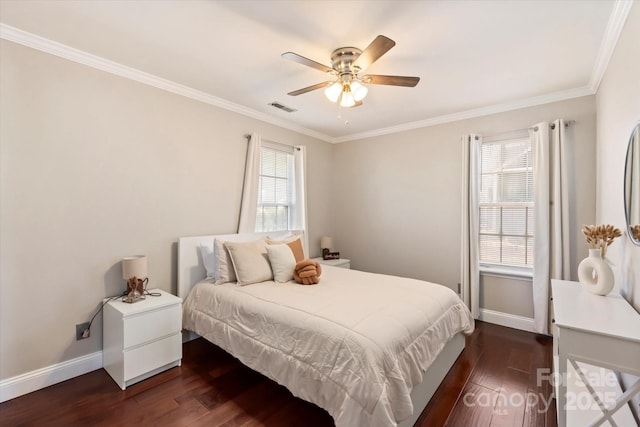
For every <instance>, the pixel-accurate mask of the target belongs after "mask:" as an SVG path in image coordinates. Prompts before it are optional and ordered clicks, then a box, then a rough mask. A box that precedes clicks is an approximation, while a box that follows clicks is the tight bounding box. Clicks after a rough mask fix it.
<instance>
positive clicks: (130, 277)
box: [122, 255, 149, 304]
mask: <svg viewBox="0 0 640 427" xmlns="http://www.w3.org/2000/svg"><path fill="white" fill-rule="evenodd" d="M122 278H123V279H124V280H126V281H127V295H126V296H125V297H124V298H123V299H122V301H124V302H128V303H130V304H132V303H134V302H138V301H142V300H143V299H145V296H144V294H143V292H144V287H145V285H146V284H147V282H148V281H149V279H148V278H147V257H146V256H144V255H134V256H129V257H125V258H122Z"/></svg>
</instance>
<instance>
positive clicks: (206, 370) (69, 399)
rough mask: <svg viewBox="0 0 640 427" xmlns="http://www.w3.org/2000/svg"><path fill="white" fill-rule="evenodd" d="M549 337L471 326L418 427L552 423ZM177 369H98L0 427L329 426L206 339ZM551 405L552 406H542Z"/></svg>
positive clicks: (7, 416) (13, 408)
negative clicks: (135, 373) (138, 372)
mask: <svg viewBox="0 0 640 427" xmlns="http://www.w3.org/2000/svg"><path fill="white" fill-rule="evenodd" d="M551 348H552V345H551V338H549V337H544V336H538V335H535V334H531V333H527V332H522V331H517V330H515V329H510V328H505V327H501V326H496V325H492V324H489V323H483V322H476V331H475V332H474V333H473V335H472V336H470V337H468V338H467V343H466V348H465V350H464V352H463V353H462V354H461V355H460V357H459V358H458V360H457V361H456V363H455V365H454V366H453V367H452V369H451V370H450V371H449V373H448V375H447V377H446V378H445V380H444V381H443V382H442V384H441V385H440V388H439V389H438V390H437V392H436V394H435V395H434V397H433V398H432V399H431V402H429V405H428V406H427V408H425V411H424V412H423V413H422V415H421V416H420V418H419V419H418V422H417V423H416V426H420V427H426V426H429V427H437V426H444V425H447V426H464V427H482V426H518V427H519V426H527V427H529V426H555V425H556V424H555V420H556V409H555V401H551V400H550V398H549V396H550V395H551V386H550V384H549V383H548V382H546V381H544V382H541V383H539V382H538V381H537V369H539V368H549V367H550V366H551ZM183 349H184V350H183V362H182V366H181V367H179V368H174V369H171V370H169V371H166V372H164V373H161V374H159V375H156V376H155V377H152V378H150V379H148V380H146V381H143V382H141V383H138V384H135V385H133V386H131V387H128V388H127V390H126V391H121V390H120V388H119V387H118V386H117V385H116V383H115V382H113V381H112V380H111V377H109V375H108V374H107V373H106V372H105V371H104V370H103V369H100V370H97V371H94V372H91V373H88V374H86V375H82V376H80V377H77V378H74V379H71V380H69V381H65V382H63V383H60V384H56V385H54V386H51V387H48V388H46V389H43V390H40V391H37V392H35V393H31V394H28V395H25V396H22V397H19V398H16V399H13V400H11V401H8V402H4V403H2V404H0V425H3V426H19V425H38V426H45V425H46V426H89V425H90V426H118V425H122V426H124V425H136V424H138V425H154V426H159V425H167V426H175V425H180V426H228V427H232V426H258V425H261V426H274V427H275V426H277V427H281V426H300V425H305V426H318V427H321V426H333V420H332V419H331V417H330V416H329V414H328V413H327V412H325V411H324V410H322V409H320V408H318V407H317V406H315V405H313V404H311V403H307V402H305V401H302V400H300V399H297V398H295V397H293V396H292V395H291V393H289V392H288V391H287V390H286V389H285V388H284V387H282V386H279V385H278V384H276V383H274V382H273V381H270V380H269V379H267V378H265V377H264V376H262V375H260V374H258V373H256V372H254V371H252V370H251V369H249V368H246V367H245V366H243V365H242V364H241V363H240V362H238V361H237V360H236V359H234V358H233V357H232V356H230V355H229V354H227V353H225V352H224V351H222V350H220V349H219V348H218V347H216V346H214V345H213V344H210V343H209V342H207V341H205V340H204V339H197V340H195V341H191V342H189V343H186V344H185V345H184V347H183ZM548 402H552V403H551V405H550V406H549V407H547V403H548Z"/></svg>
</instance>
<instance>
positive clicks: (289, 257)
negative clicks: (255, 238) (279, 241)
mask: <svg viewBox="0 0 640 427" xmlns="http://www.w3.org/2000/svg"><path fill="white" fill-rule="evenodd" d="M267 253H268V254H269V262H270V263H271V270H272V271H273V280H275V281H276V282H279V283H284V282H288V281H289V280H292V279H293V270H294V269H295V268H296V258H295V257H294V256H293V251H292V250H291V248H290V247H289V245H267Z"/></svg>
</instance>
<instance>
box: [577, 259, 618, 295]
mask: <svg viewBox="0 0 640 427" xmlns="http://www.w3.org/2000/svg"><path fill="white" fill-rule="evenodd" d="M578 279H579V280H580V283H581V284H582V287H583V288H584V289H585V290H587V291H589V292H591V293H594V294H596V295H607V294H608V293H609V292H611V289H613V285H614V276H613V270H612V269H611V266H610V265H609V264H608V263H607V262H606V261H605V260H604V259H602V256H601V255H600V249H589V256H588V257H587V258H585V259H583V260H582V262H580V265H578Z"/></svg>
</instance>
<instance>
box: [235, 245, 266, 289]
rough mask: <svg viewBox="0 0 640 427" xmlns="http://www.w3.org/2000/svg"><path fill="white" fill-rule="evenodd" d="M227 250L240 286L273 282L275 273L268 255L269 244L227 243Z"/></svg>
mask: <svg viewBox="0 0 640 427" xmlns="http://www.w3.org/2000/svg"><path fill="white" fill-rule="evenodd" d="M224 246H225V248H227V250H228V251H229V255H230V257H231V260H232V262H233V270H234V271H235V273H236V278H237V282H238V286H244V285H250V284H252V283H259V282H264V281H267V280H273V272H272V271H271V264H270V263H269V257H268V254H267V242H265V241H264V240H262V239H260V240H255V241H253V242H225V244H224Z"/></svg>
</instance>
